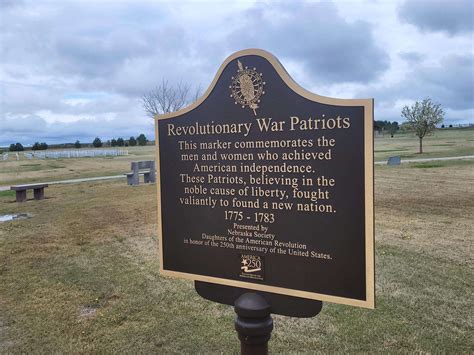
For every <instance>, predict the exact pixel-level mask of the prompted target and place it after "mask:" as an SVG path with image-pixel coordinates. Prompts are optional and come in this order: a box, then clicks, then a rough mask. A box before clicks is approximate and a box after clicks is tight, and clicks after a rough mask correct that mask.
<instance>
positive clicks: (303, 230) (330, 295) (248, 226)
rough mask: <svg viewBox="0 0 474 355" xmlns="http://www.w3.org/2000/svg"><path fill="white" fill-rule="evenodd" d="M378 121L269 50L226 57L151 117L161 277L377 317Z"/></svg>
mask: <svg viewBox="0 0 474 355" xmlns="http://www.w3.org/2000/svg"><path fill="white" fill-rule="evenodd" d="M372 112H373V100H371V99H363V100H341V99H331V98H326V97H321V96H317V95H315V94H312V93H310V92H308V91H306V90H304V89H302V88H301V87H299V86H298V85H297V84H296V83H295V82H294V81H293V80H292V79H291V78H290V77H289V75H288V74H287V72H286V71H285V70H284V68H283V67H282V66H281V64H280V63H279V62H278V61H277V60H276V59H275V58H274V57H273V56H272V55H271V54H269V53H267V52H265V51H261V50H246V51H241V52H238V53H235V54H233V55H232V56H230V57H229V58H228V59H227V60H226V61H225V62H224V64H223V65H222V66H221V68H220V69H219V72H218V74H217V75H216V78H215V79H214V81H213V83H212V84H211V86H210V87H209V89H208V90H207V92H206V93H205V94H204V96H203V97H202V98H200V99H199V100H198V101H197V102H196V103H194V104H193V105H191V106H189V107H187V108H185V109H183V110H181V111H178V112H175V113H171V114H166V115H161V116H157V117H156V127H157V138H158V139H157V161H159V165H158V169H159V181H158V206H159V208H158V213H159V237H160V253H161V271H162V273H163V274H165V275H169V276H177V277H183V278H188V279H193V280H199V281H205V282H210V283H217V284H223V285H228V286H235V287H242V288H247V289H255V290H261V291H265V292H273V293H280V294H284V295H291V296H296V297H303V298H309V299H317V300H322V301H330V302H336V303H343V304H350V305H355V306H361V307H368V308H373V307H374V303H375V295H374V242H373V241H374V239H373V138H372V122H373V116H372V115H373V114H372Z"/></svg>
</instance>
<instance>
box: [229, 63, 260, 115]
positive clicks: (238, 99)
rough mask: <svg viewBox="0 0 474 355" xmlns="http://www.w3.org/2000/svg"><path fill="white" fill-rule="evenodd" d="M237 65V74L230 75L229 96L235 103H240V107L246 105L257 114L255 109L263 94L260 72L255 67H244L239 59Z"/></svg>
mask: <svg viewBox="0 0 474 355" xmlns="http://www.w3.org/2000/svg"><path fill="white" fill-rule="evenodd" d="M237 65H238V67H239V68H238V70H237V74H236V75H235V76H233V77H232V84H231V85H230V86H229V89H230V90H231V94H230V97H232V98H233V99H234V101H235V104H236V105H241V106H242V108H245V106H248V107H249V108H250V109H252V110H253V113H254V115H255V116H257V111H256V109H258V107H259V106H258V104H259V103H260V98H261V96H262V95H264V94H265V91H264V90H263V87H264V86H265V82H264V81H263V79H262V73H257V71H256V68H253V69H249V68H248V67H245V68H244V66H243V65H242V63H241V62H240V60H238V61H237Z"/></svg>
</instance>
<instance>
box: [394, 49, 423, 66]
mask: <svg viewBox="0 0 474 355" xmlns="http://www.w3.org/2000/svg"><path fill="white" fill-rule="evenodd" d="M398 55H399V56H400V58H402V59H403V60H405V61H407V62H408V63H410V64H416V63H419V62H421V61H422V60H423V59H424V58H425V57H426V56H425V55H424V54H421V53H418V52H401V53H398Z"/></svg>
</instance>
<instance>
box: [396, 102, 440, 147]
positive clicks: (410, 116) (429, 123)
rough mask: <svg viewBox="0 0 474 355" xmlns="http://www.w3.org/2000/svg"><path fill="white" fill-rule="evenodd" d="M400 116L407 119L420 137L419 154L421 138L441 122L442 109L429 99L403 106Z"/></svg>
mask: <svg viewBox="0 0 474 355" xmlns="http://www.w3.org/2000/svg"><path fill="white" fill-rule="evenodd" d="M402 117H405V118H406V119H407V122H408V124H409V125H410V127H411V128H412V129H413V130H414V131H415V134H416V135H417V137H418V138H419V139H420V154H421V153H423V138H424V137H425V135H426V134H427V133H429V132H431V131H433V130H434V129H435V128H436V125H437V124H440V123H441V122H443V119H444V111H443V109H442V108H441V105H440V104H435V103H433V102H432V101H431V99H424V100H423V101H422V102H418V101H417V102H415V104H414V105H412V106H411V107H408V106H405V107H404V108H403V110H402Z"/></svg>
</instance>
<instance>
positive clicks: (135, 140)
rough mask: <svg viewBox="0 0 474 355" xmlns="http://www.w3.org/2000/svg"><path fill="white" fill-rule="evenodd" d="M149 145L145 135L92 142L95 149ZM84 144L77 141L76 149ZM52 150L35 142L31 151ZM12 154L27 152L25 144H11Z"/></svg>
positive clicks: (97, 139)
mask: <svg viewBox="0 0 474 355" xmlns="http://www.w3.org/2000/svg"><path fill="white" fill-rule="evenodd" d="M147 143H148V139H147V137H146V136H145V135H144V134H143V133H140V135H138V136H137V137H133V136H131V137H130V138H129V139H127V140H125V139H123V138H122V137H119V138H112V139H111V140H109V141H106V142H105V143H103V142H102V140H101V139H100V138H99V137H95V138H94V140H93V141H92V146H93V147H95V148H100V147H103V146H110V147H135V146H137V145H139V146H144V145H146V144H147ZM83 145H84V144H83V143H81V142H80V141H79V140H76V142H75V143H74V145H73V146H74V148H76V149H80V148H82V146H83ZM62 146H63V148H70V147H71V143H69V144H64V145H62ZM86 146H89V144H86ZM48 148H50V146H49V145H48V144H47V143H45V142H41V143H40V142H35V144H33V146H32V147H31V150H46V149H48ZM8 150H9V151H10V152H22V151H24V150H25V147H24V146H23V144H21V143H19V142H17V143H12V144H10V147H9V148H8Z"/></svg>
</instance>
